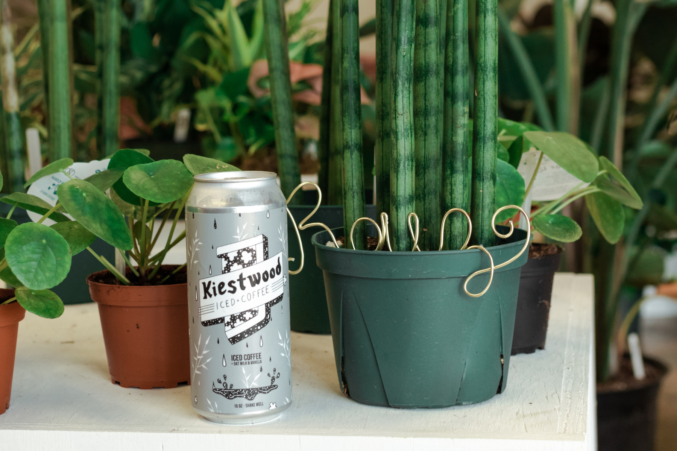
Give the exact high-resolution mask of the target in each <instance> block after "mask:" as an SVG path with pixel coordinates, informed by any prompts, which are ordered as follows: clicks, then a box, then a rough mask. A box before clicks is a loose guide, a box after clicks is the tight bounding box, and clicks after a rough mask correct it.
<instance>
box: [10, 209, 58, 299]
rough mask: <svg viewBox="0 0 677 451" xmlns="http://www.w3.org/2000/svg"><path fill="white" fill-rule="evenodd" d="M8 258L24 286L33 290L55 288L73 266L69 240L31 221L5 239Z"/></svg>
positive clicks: (13, 270)
mask: <svg viewBox="0 0 677 451" xmlns="http://www.w3.org/2000/svg"><path fill="white" fill-rule="evenodd" d="M5 259H6V260H7V264H8V265H9V267H10V268H11V269H12V272H13V273H14V275H15V276H16V277H17V279H19V280H20V281H21V283H22V284H23V285H25V286H26V287H28V288H31V289H33V290H45V289H47V288H52V287H54V286H56V285H58V284H60V283H61V282H63V279H65V278H66V276H67V275H68V271H69V270H70V269H71V250H70V248H69V247H68V243H67V242H66V240H65V239H64V238H63V237H62V236H61V235H60V234H59V233H58V232H57V231H55V230H53V229H51V228H49V227H47V226H46V225H43V224H37V223H34V222H29V223H26V224H21V225H20V226H17V227H16V228H15V229H14V230H12V231H11V232H10V234H9V236H8V237H7V241H5Z"/></svg>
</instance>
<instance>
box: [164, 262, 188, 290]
mask: <svg viewBox="0 0 677 451" xmlns="http://www.w3.org/2000/svg"><path fill="white" fill-rule="evenodd" d="M185 267H186V264H185V263H184V264H183V265H181V266H179V267H178V268H176V269H175V270H174V271H172V273H171V274H167V276H165V278H164V279H162V280H161V281H160V283H159V284H158V285H162V284H163V283H165V282H166V281H167V279H169V278H170V277H171V276H173V275H174V274H176V273H177V272H179V271H180V270H181V269H182V268H185Z"/></svg>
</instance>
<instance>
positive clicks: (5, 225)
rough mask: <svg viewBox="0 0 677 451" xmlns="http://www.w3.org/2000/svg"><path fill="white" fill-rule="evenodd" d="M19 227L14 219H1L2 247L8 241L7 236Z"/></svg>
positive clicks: (0, 241)
mask: <svg viewBox="0 0 677 451" xmlns="http://www.w3.org/2000/svg"><path fill="white" fill-rule="evenodd" d="M16 226H17V223H16V221H15V220H13V219H5V218H0V247H3V246H4V245H5V241H7V236H8V235H9V233H10V232H11V231H12V230H14V228H15V227H16Z"/></svg>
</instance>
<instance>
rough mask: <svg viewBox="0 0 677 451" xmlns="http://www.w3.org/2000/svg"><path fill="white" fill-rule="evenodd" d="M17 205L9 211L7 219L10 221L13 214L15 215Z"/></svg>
mask: <svg viewBox="0 0 677 451" xmlns="http://www.w3.org/2000/svg"><path fill="white" fill-rule="evenodd" d="M16 206H17V204H14V205H12V208H10V209H9V213H7V218H6V219H10V218H11V217H12V213H14V209H15V208H16Z"/></svg>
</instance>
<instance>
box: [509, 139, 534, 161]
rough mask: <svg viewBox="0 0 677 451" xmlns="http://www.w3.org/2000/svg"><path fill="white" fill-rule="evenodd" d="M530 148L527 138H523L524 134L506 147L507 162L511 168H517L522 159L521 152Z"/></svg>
mask: <svg viewBox="0 0 677 451" xmlns="http://www.w3.org/2000/svg"><path fill="white" fill-rule="evenodd" d="M530 148H531V143H530V142H529V140H525V139H524V136H520V137H518V138H517V139H516V140H514V141H513V142H512V144H510V147H509V148H508V155H509V157H508V160H507V161H508V163H510V165H511V166H512V167H513V168H515V169H517V168H518V167H519V164H520V161H521V160H522V154H523V153H524V152H528V151H529V149H530Z"/></svg>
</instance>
